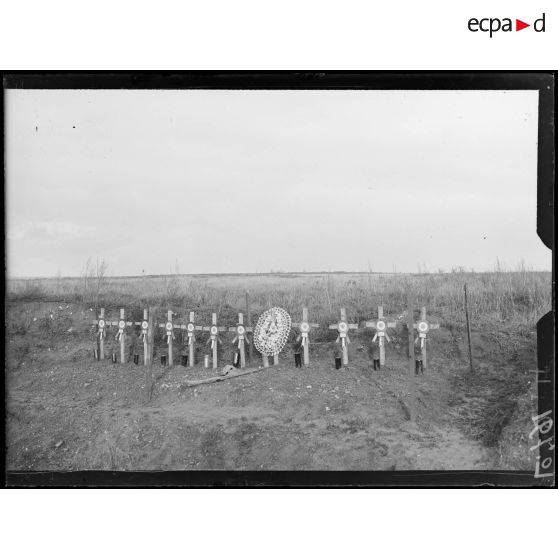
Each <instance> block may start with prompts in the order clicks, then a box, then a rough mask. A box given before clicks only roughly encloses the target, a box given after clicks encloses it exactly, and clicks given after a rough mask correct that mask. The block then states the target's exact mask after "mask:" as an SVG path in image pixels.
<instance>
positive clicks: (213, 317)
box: [211, 313, 217, 368]
mask: <svg viewBox="0 0 558 558" xmlns="http://www.w3.org/2000/svg"><path fill="white" fill-rule="evenodd" d="M211 325H214V326H216V325H217V314H215V313H213V314H211ZM212 334H213V330H212ZM211 349H212V353H213V354H212V364H213V368H217V337H215V339H214V340H213V341H212V343H211Z"/></svg>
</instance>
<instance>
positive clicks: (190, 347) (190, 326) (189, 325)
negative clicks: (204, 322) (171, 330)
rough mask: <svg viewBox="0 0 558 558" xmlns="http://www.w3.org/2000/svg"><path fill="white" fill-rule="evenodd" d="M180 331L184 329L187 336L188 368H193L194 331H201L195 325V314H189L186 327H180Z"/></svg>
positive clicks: (200, 328)
mask: <svg viewBox="0 0 558 558" xmlns="http://www.w3.org/2000/svg"><path fill="white" fill-rule="evenodd" d="M180 329H185V330H186V333H187V334H188V368H192V367H193V366H194V356H195V353H196V350H195V343H196V334H195V332H196V331H201V330H202V329H203V327H202V326H199V325H196V323H195V314H194V312H190V318H189V322H188V323H187V324H186V325H181V326H180Z"/></svg>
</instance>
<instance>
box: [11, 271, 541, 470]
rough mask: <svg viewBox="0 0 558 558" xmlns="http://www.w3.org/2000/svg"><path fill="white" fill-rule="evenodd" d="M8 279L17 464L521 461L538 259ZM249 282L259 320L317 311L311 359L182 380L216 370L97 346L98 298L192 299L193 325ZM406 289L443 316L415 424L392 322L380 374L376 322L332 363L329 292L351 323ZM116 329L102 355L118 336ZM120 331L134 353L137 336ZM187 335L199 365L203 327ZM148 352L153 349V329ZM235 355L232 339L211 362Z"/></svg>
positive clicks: (184, 306) (403, 295)
mask: <svg viewBox="0 0 558 558" xmlns="http://www.w3.org/2000/svg"><path fill="white" fill-rule="evenodd" d="M465 283H467V285H468V293H469V304H470V316H471V322H472V341H473V352H474V356H475V363H476V373H475V374H471V373H470V372H469V367H468V355H467V344H466V329H465V313H464V304H463V285H464V284H465ZM7 291H8V292H7V303H8V304H7V317H6V326H7V327H6V335H7V345H6V346H7V348H8V350H7V360H6V386H7V407H8V429H7V432H8V467H9V468H11V469H27V470H29V469H39V468H40V469H44V470H52V469H72V468H85V469H90V468H101V469H114V468H118V469H130V468H136V469H157V468H178V469H180V468H216V469H219V468H237V469H250V468H276V469H277V468H279V469H281V468H283V469H290V468H307V469H386V468H388V469H389V468H398V469H399V468H403V469H405V468H407V469H413V468H419V469H421V468H422V469H425V468H426V469H428V468H431V469H432V468H433V469H436V468H442V469H452V468H453V469H460V468H465V469H466V468H477V469H487V468H488V469H490V468H495V469H499V468H504V469H532V468H533V463H534V455H533V454H532V453H530V452H529V449H528V448H529V440H528V438H527V436H528V433H529V432H530V430H531V413H532V412H533V410H534V408H535V407H534V404H535V397H536V392H534V391H533V390H534V387H535V385H534V384H535V382H534V381H533V380H534V375H533V374H532V373H530V372H529V370H532V369H534V368H536V361H535V355H536V322H537V320H538V319H539V318H540V317H541V316H542V315H543V314H544V313H546V312H548V311H549V310H550V309H551V275H550V273H544V272H529V271H519V272H492V273H466V272H458V273H448V274H415V275H404V274H369V273H364V274H354V273H335V274H326V273H324V274H261V275H207V276H186V275H169V276H160V277H137V278H130V277H128V278H124V277H123V278H119V277H105V276H103V277H91V276H90V277H81V278H51V279H28V280H23V279H19V280H11V281H9V282H8V285H7ZM246 291H248V292H249V296H250V301H251V312H252V318H253V320H254V321H255V319H256V318H257V316H258V315H259V313H260V312H261V311H262V310H264V309H267V308H269V307H270V306H272V305H278V306H281V307H283V308H285V309H286V310H287V311H289V313H291V315H292V316H293V319H294V320H298V319H299V318H300V317H301V313H302V307H303V306H307V307H308V308H309V312H310V319H311V321H316V322H319V323H320V324H321V325H322V326H326V327H321V328H320V329H319V330H316V331H315V332H313V334H312V343H313V344H312V345H311V366H310V368H308V369H306V370H304V371H297V369H295V368H294V366H293V363H292V362H291V360H292V357H291V354H290V352H289V349H288V348H287V349H285V351H284V353H283V354H282V355H281V361H280V366H279V368H273V373H268V372H263V373H259V374H256V375H251V376H247V377H245V378H238V379H234V380H230V381H228V382H224V383H222V384H218V385H207V386H203V387H200V388H198V389H197V390H188V391H186V392H183V391H181V385H182V383H183V381H184V379H185V378H201V377H207V375H212V372H211V371H207V370H204V369H203V367H201V366H199V365H198V366H196V368H194V369H193V370H190V369H185V368H182V367H180V366H175V367H174V368H172V369H170V368H168V367H162V366H159V365H155V366H154V367H153V370H152V371H151V372H150V374H151V375H150V376H149V377H148V376H147V375H146V374H145V373H144V371H143V367H139V368H138V367H136V366H134V365H133V364H132V363H130V362H128V363H126V364H125V365H111V364H109V363H108V362H104V363H102V362H96V361H94V360H93V358H92V348H93V346H94V344H95V334H94V332H93V331H92V327H91V324H92V320H93V319H94V318H95V316H96V312H97V309H98V308H100V307H104V308H105V309H106V311H107V314H108V316H109V317H111V316H114V317H116V315H117V311H118V309H119V308H125V309H126V315H127V316H129V317H131V318H132V319H136V318H137V319H139V318H140V316H141V312H142V310H143V308H146V307H155V308H156V309H157V312H158V314H159V315H160V317H161V318H163V317H164V315H165V314H166V310H167V309H173V310H174V311H175V312H176V313H177V320H178V321H186V317H187V313H188V312H189V311H190V310H194V311H195V312H196V318H197V321H198V323H208V321H209V320H210V317H211V313H212V312H217V313H218V315H219V322H220V323H221V324H222V325H234V324H235V323H236V319H237V314H238V312H245V311H246ZM408 293H410V294H411V296H412V298H413V300H414V307H415V311H416V312H417V313H416V314H415V317H418V310H419V309H420V307H421V306H426V307H427V311H428V316H429V318H431V319H432V320H433V321H438V322H439V323H440V324H441V328H440V330H436V331H434V332H432V334H431V336H430V340H429V347H430V348H429V366H428V370H427V373H426V374H425V375H424V376H419V377H417V381H418V385H417V389H418V414H417V416H418V418H417V423H416V429H414V430H409V428H408V427H407V426H406V424H407V419H406V417H405V408H404V405H402V403H401V402H402V401H404V400H405V397H406V395H407V394H408V393H409V389H410V384H409V377H408V372H407V357H406V354H407V353H406V351H407V345H406V344H407V340H406V330H405V328H404V326H403V323H402V322H404V320H401V321H400V323H399V324H398V327H397V328H396V331H394V332H393V335H392V343H391V344H390V345H389V346H388V348H387V361H388V362H387V366H386V367H385V368H383V369H382V371H380V372H378V373H373V372H372V371H371V370H372V367H371V350H372V343H371V340H372V335H373V333H372V332H371V330H364V329H360V330H358V331H356V332H354V334H353V335H352V336H351V339H352V341H353V343H351V346H350V353H351V355H350V364H349V366H348V367H346V368H345V369H343V370H341V371H336V370H335V369H334V367H333V359H332V355H333V351H334V348H335V338H336V333H335V332H334V331H331V330H328V329H327V325H328V324H331V323H335V322H336V321H337V320H338V317H339V308H340V307H341V306H344V307H345V308H346V309H347V314H348V318H349V320H350V321H354V322H358V323H362V322H363V321H364V320H367V319H371V318H373V317H374V316H375V315H376V309H377V306H378V305H379V304H381V305H383V307H384V313H385V314H386V315H387V316H389V317H391V318H395V319H397V318H401V317H402V316H403V315H404V309H405V308H406V301H407V294H408ZM113 337H114V335H112V336H109V338H108V340H107V345H108V351H107V352H108V353H110V351H111V350H116V342H114V340H113V339H112V338H113ZM225 337H227V336H225ZM130 340H131V341H132V344H131V348H130V351H131V352H133V349H134V347H133V345H134V344H135V343H136V342H137V339H136V336H135V335H134V336H130ZM113 345H114V346H113ZM199 345H200V347H199V348H198V350H199V353H198V355H197V360H198V363H199V362H202V357H203V352H204V351H206V350H207V349H206V345H205V338H203V339H201V340H200V343H199ZM155 349H156V352H157V354H162V353H164V352H165V350H166V346H165V343H164V342H163V341H162V338H158V341H157V346H156V348H155ZM177 350H180V349H179V348H178V349H177ZM231 358H232V345H231V344H230V343H229V342H227V339H226V340H225V343H224V344H223V346H222V347H221V348H220V362H222V363H225V362H229V361H230V360H231ZM258 359H259V357H258V355H256V354H255V355H253V356H252V365H254V364H255V365H257V364H258V363H259V360H258ZM535 414H536V413H535ZM60 442H61V443H60Z"/></svg>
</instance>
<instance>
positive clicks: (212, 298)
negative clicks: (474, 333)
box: [7, 271, 551, 327]
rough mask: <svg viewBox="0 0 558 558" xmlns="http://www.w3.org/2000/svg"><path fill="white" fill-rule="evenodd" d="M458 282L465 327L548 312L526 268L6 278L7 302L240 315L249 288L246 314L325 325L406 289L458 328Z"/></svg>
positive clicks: (366, 313)
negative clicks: (272, 312) (284, 314)
mask: <svg viewBox="0 0 558 558" xmlns="http://www.w3.org/2000/svg"><path fill="white" fill-rule="evenodd" d="M465 283H467V285H468V293H469V295H468V296H469V309H470V317H471V320H472V322H473V323H478V324H483V325H487V324H497V323H501V322H506V323H510V324H515V325H518V326H521V325H524V326H527V327H532V326H533V324H534V323H536V321H537V320H538V318H540V316H542V315H543V314H544V313H546V312H548V311H549V310H550V308H551V274H550V272H530V271H519V272H488V273H474V272H472V273H466V272H457V273H448V274H416V275H405V274H369V273H361V274H352V273H346V274H339V273H337V274H326V273H316V274H259V275H255V274H254V275H207V276H188V275H167V276H146V277H115V278H110V277H102V278H100V279H98V280H97V279H95V278H94V277H90V278H50V279H12V280H9V281H8V288H7V290H8V298H9V300H11V301H14V302H15V301H23V302H25V301H48V300H56V301H63V302H80V303H83V304H85V305H89V306H93V307H95V308H98V307H105V308H120V307H125V308H130V307H134V308H137V307H141V308H144V307H147V306H158V307H161V308H163V309H165V308H167V307H169V308H171V307H172V308H174V309H177V310H178V309H195V308H201V309H207V310H208V311H209V312H211V311H215V312H217V313H219V314H220V313H221V312H222V311H223V309H226V310H228V309H231V308H232V309H235V310H236V311H242V310H243V309H244V308H245V293H246V291H249V293H250V300H251V305H252V309H253V311H254V312H260V311H262V310H264V309H266V308H269V307H270V306H272V305H278V306H281V307H283V308H285V309H286V310H287V311H288V312H291V313H293V314H294V315H296V314H297V312H298V313H299V312H300V311H301V308H302V306H307V307H308V308H310V309H311V312H312V316H313V319H316V320H317V321H323V322H324V323H326V322H327V323H333V322H334V321H335V320H336V319H337V317H338V312H339V308H340V307H341V306H344V307H345V308H346V309H347V312H348V316H349V318H351V319H354V320H363V319H368V318H369V317H371V316H372V315H374V313H375V311H376V308H377V306H378V305H379V304H383V305H384V307H385V311H386V312H388V313H390V315H392V316H396V315H400V314H401V313H403V311H404V309H405V308H406V301H407V293H408V292H410V293H411V295H412V297H413V299H414V300H415V301H416V306H417V308H418V307H420V306H426V307H427V309H428V311H429V312H432V313H434V314H435V315H436V316H438V317H439V318H440V319H444V320H447V321H449V322H452V323H455V324H459V323H461V322H463V319H464V306H463V285H464V284H465Z"/></svg>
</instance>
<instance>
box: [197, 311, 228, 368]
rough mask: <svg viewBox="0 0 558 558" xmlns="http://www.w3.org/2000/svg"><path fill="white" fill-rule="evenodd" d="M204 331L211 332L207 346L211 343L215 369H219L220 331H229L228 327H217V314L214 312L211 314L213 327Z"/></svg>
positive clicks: (208, 327)
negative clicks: (218, 348)
mask: <svg viewBox="0 0 558 558" xmlns="http://www.w3.org/2000/svg"><path fill="white" fill-rule="evenodd" d="M203 330H204V331H209V339H208V340H207V342H206V345H207V344H208V343H209V342H210V341H211V350H212V353H213V359H212V360H213V368H217V343H220V342H221V340H220V339H219V332H220V331H227V328H226V327H220V326H217V314H216V313H215V312H214V313H213V314H211V325H210V326H204V327H203Z"/></svg>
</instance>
